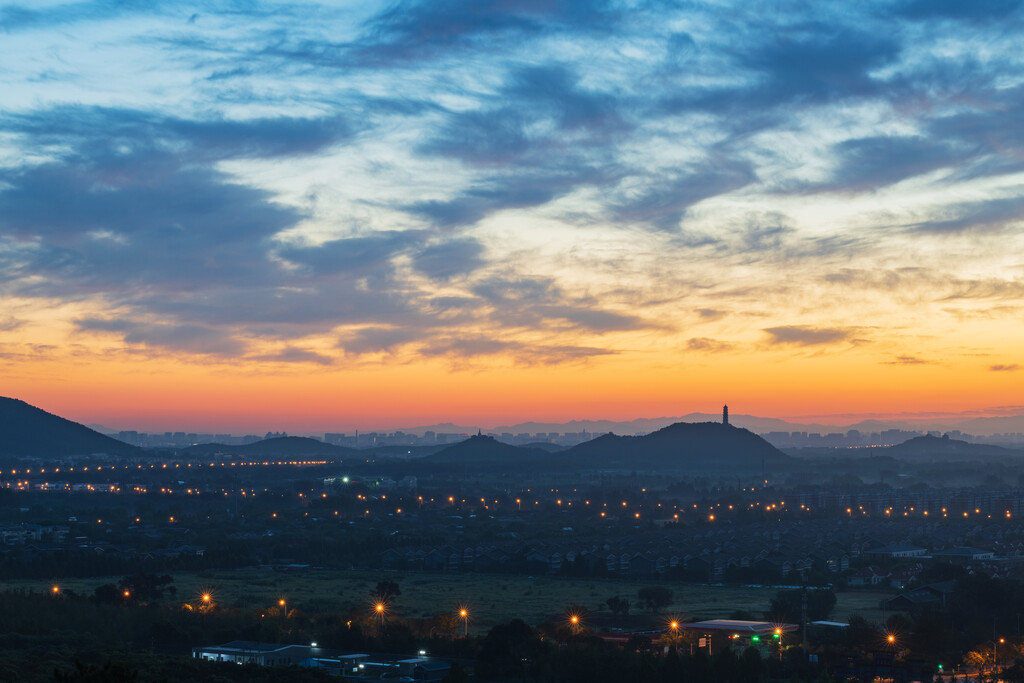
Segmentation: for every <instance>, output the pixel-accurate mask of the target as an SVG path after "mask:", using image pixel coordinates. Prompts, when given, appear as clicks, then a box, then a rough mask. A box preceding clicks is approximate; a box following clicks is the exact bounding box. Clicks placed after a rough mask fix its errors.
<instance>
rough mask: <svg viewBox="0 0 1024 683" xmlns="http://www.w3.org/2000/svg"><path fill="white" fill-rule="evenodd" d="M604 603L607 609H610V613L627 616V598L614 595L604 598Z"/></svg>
mask: <svg viewBox="0 0 1024 683" xmlns="http://www.w3.org/2000/svg"><path fill="white" fill-rule="evenodd" d="M605 604H606V605H608V609H610V610H611V611H612V614H622V616H624V617H628V616H629V600H625V599H623V598H620V597H619V596H618V595H616V596H614V597H611V598H608V599H607V600H605Z"/></svg>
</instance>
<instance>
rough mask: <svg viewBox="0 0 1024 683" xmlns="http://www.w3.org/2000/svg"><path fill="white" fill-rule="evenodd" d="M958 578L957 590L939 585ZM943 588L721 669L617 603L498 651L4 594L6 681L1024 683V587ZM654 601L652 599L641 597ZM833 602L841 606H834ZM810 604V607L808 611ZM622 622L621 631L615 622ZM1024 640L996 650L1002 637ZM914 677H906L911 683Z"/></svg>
mask: <svg viewBox="0 0 1024 683" xmlns="http://www.w3.org/2000/svg"><path fill="white" fill-rule="evenodd" d="M943 572H944V573H945V574H946V576H939V575H938V574H942V573H943ZM935 573H936V575H935V576H931V577H928V578H947V579H948V580H951V581H953V586H954V587H953V590H952V592H951V593H950V594H949V597H948V600H947V603H946V605H945V606H944V607H943V606H933V607H932V608H930V609H927V610H922V611H919V612H896V613H893V614H892V615H891V616H890V617H889V618H888V620H887V621H886V624H885V628H884V629H879V628H878V627H876V626H874V625H872V624H869V623H868V622H867V621H865V620H864V619H862V618H859V617H854V618H852V619H850V621H849V623H848V625H847V626H846V627H845V628H832V629H826V630H820V629H815V628H813V627H812V628H811V629H810V630H809V638H808V647H807V649H806V650H805V649H804V648H803V646H802V644H801V637H800V634H799V633H792V634H787V635H786V637H785V640H786V641H788V642H782V641H772V640H770V639H768V640H767V642H765V643H759V644H758V645H757V646H756V647H755V646H752V645H751V646H748V645H747V644H738V641H737V644H735V645H734V644H731V643H730V642H728V641H727V640H724V639H723V640H721V641H718V640H716V641H715V642H714V645H713V647H712V650H713V652H712V653H711V654H709V653H708V652H707V649H708V648H705V647H701V645H700V643H699V642H698V636H699V634H697V633H691V632H688V631H685V630H682V629H672V628H669V627H667V626H665V625H662V626H660V628H656V629H655V632H654V633H651V632H650V631H648V632H646V633H643V634H640V633H637V634H634V635H632V636H630V637H629V638H628V640H626V641H625V642H622V639H619V640H618V641H615V640H613V639H611V638H609V637H608V636H609V633H608V632H607V630H606V629H607V625H608V624H609V623H611V621H614V619H616V618H620V619H621V618H622V615H621V612H622V610H623V608H624V604H623V603H625V602H626V600H625V598H621V597H619V596H615V597H614V598H611V599H609V600H608V601H607V602H608V606H609V612H608V613H607V614H604V615H603V616H602V615H600V614H597V613H590V614H588V613H587V611H586V609H585V608H582V607H580V608H579V610H577V612H576V613H577V614H580V615H581V617H580V619H579V620H578V621H576V622H574V621H570V620H568V619H565V618H558V617H552V618H550V619H548V620H546V621H544V622H542V623H539V624H537V625H535V626H530V625H528V624H526V623H525V622H523V621H522V620H519V619H514V620H512V621H509V622H505V623H501V624H498V625H497V626H495V627H494V628H492V629H491V630H490V631H489V632H488V633H487V634H486V635H485V636H482V637H481V636H469V637H467V636H465V635H464V634H463V633H462V624H461V622H460V620H459V618H458V615H457V614H451V613H441V614H437V615H435V616H434V617H431V618H420V619H404V618H401V617H398V616H393V615H392V614H391V613H390V612H389V613H388V616H387V618H386V619H379V618H378V616H377V615H375V614H374V611H373V609H372V607H368V605H369V604H370V597H371V596H367V597H368V601H367V604H366V605H358V606H353V607H352V608H351V609H349V610H348V611H346V612H337V611H318V610H317V606H316V604H315V603H311V604H305V605H302V606H294V607H293V606H288V605H282V606H279V607H272V608H266V609H240V608H232V607H226V606H222V605H220V604H217V602H216V601H213V600H210V601H207V600H204V598H203V596H201V595H199V596H194V597H191V598H189V599H188V600H186V601H182V600H181V599H180V598H179V597H178V596H177V595H176V593H175V592H174V591H173V579H172V577H170V576H166V575H153V574H149V575H147V574H140V575H132V576H126V577H124V578H123V579H121V580H120V581H118V582H117V583H116V584H114V583H110V584H101V585H99V586H97V587H96V589H95V590H94V591H93V592H92V593H91V594H89V595H86V594H76V593H73V592H71V591H68V590H65V589H58V590H55V591H52V592H50V593H38V592H27V591H7V592H4V593H0V614H3V616H4V618H3V620H0V680H3V681H68V682H71V681H77V682H84V681H114V682H118V681H139V682H148V681H153V682H157V681H167V682H168V683H173V682H175V681H194V680H205V681H272V680H290V681H315V680H328V679H327V677H326V676H325V675H324V674H322V673H319V672H316V671H314V670H309V669H303V668H298V667H289V668H282V667H277V668H271V667H266V668H264V667H255V666H244V667H242V666H237V665H233V664H216V663H208V662H202V661H197V660H194V659H192V658H191V650H192V647H194V646H197V645H209V644H215V643H223V642H229V641H232V640H249V641H258V642H268V643H301V644H308V643H310V642H317V643H318V646H319V647H320V648H323V649H324V650H325V651H326V650H343V651H346V652H365V653H378V654H379V655H380V656H387V653H392V654H393V655H394V656H395V657H396V658H402V657H407V656H411V654H412V653H415V652H417V651H419V650H426V651H427V652H429V653H430V655H431V656H433V657H438V658H442V659H448V660H450V661H454V662H456V663H457V664H456V665H455V666H453V669H452V671H451V673H450V674H449V675H448V678H447V680H449V681H470V680H476V681H538V682H543V683H549V682H550V683H576V682H579V683H584V682H589V683H601V682H604V681H607V682H609V683H612V682H614V683H629V682H636V683H646V682H649V681H664V682H666V683H668V682H672V683H677V682H678V683H705V682H707V683H711V682H721V683H729V682H736V683H747V682H751V681H797V680H799V681H840V680H856V679H860V678H863V677H864V676H866V675H869V674H870V675H879V676H881V675H886V676H888V677H890V678H892V677H895V680H911V679H913V680H932V676H933V674H941V673H943V672H945V673H949V672H950V671H952V670H953V669H955V668H957V667H960V668H961V670H970V671H972V672H975V673H979V672H980V673H983V674H986V675H992V676H995V675H996V673H995V672H997V671H1001V672H1002V673H1001V674H1000V675H1001V680H1005V681H1024V659H1022V658H1024V640H1022V639H1021V638H1020V635H1019V634H1018V633H1014V632H1013V630H1014V627H1013V626H1012V625H1013V624H1014V623H1015V621H1016V618H1017V616H1018V615H1019V614H1021V613H1024V583H1021V582H1018V581H1015V580H993V579H990V578H987V577H981V576H969V575H965V574H963V573H962V572H957V571H956V569H955V568H952V567H948V568H945V569H943V570H937V571H936V572H935ZM641 592H642V593H643V591H641ZM799 593H800V591H779V593H778V594H777V595H776V597H775V599H773V600H772V601H771V603H770V604H769V605H765V611H764V612H763V613H758V614H751V613H736V614H734V615H732V616H733V617H734V618H737V619H769V620H773V621H778V622H784V621H790V622H793V621H797V620H798V619H799V610H800V609H801V608H800V595H799ZM375 595H376V597H377V598H379V599H381V600H384V601H386V602H390V601H393V600H394V599H395V598H396V597H397V596H400V595H401V588H400V586H399V585H398V584H397V583H396V582H395V581H393V580H391V579H385V580H383V581H381V582H380V583H379V584H378V586H377V591H375ZM658 597H659V596H658V595H656V594H652V592H651V591H648V592H647V593H644V594H643V595H637V596H636V603H635V606H636V607H637V608H638V609H639V608H641V607H642V608H643V609H644V610H645V611H649V612H651V613H652V614H651V615H650V617H649V623H650V624H657V623H660V622H661V621H662V618H661V617H660V616H659V617H655V616H654V613H656V612H657V611H658V606H659V600H658ZM830 598H831V599H830ZM809 602H810V601H809ZM813 603H814V606H813V607H814V612H815V613H814V614H813V617H821V616H827V614H828V611H829V609H830V608H831V604H833V603H834V596H830V592H829V591H816V592H815V594H813ZM610 620H611V621H610ZM994 624H995V625H997V626H1001V625H1006V626H1008V627H1009V628H1008V629H1007V630H1008V631H1009V632H1008V633H1006V634H1005V635H998V634H997V636H996V640H993V639H992V636H991V634H992V628H993V625H994ZM901 677H902V678H901Z"/></svg>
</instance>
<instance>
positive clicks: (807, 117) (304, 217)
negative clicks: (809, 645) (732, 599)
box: [0, 0, 1024, 431]
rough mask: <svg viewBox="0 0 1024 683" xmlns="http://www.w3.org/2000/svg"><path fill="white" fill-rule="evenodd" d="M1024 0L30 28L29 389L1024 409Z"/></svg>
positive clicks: (83, 393) (223, 406) (21, 174)
mask: <svg viewBox="0 0 1024 683" xmlns="http://www.w3.org/2000/svg"><path fill="white" fill-rule="evenodd" d="M1022 35H1024V7H1022V3H1021V2H1020V1H1019V0H975V1H973V2H969V3H967V2H959V1H958V0H900V1H898V2H882V1H874V0H865V1H864V2H856V3H850V2H810V1H807V2H801V1H799V0H794V1H791V2H778V1H765V2H756V1H755V2H749V1H747V0H736V1H734V2H730V1H728V0H721V1H709V2H685V1H679V2H675V1H665V2H659V1H656V0H637V1H625V2H614V1H607V2H605V1H601V0H594V1H591V2H584V1H581V0H465V1H462V0H425V1H423V2H415V1H406V0H398V1H397V2H383V3H381V2H377V3H375V2H371V1H367V0H359V1H358V2H356V1H353V2H321V3H317V2H301V3H299V2H269V1H267V2H261V1H258V0H220V1H218V0H210V1H204V2H189V1H188V0H176V1H175V2H161V1H159V0H147V1H145V2H141V1H140V2H134V1H131V0H122V1H119V2H87V1H82V2H73V1H72V2H51V1H49V0H32V2H24V3H17V2H15V3H9V2H0V394H2V395H6V396H13V397H18V398H22V399H24V400H26V401H28V402H29V403H32V404H34V405H38V406H40V407H42V408H44V409H46V410H50V411H51V412H55V413H58V414H60V415H63V416H65V417H69V418H71V419H76V420H78V421H82V422H94V423H102V424H110V425H112V426H116V427H118V428H125V429H127V428H132V429H149V430H166V429H198V430H205V429H211V430H212V429H216V430H223V431H232V430H233V431H246V430H258V429H259V430H262V429H289V430H293V431H301V430H304V429H306V430H315V429H325V430H330V431H344V430H346V429H347V430H351V429H354V428H366V427H370V426H372V427H399V426H411V425H417V424H430V423H433V422H440V421H452V422H456V423H461V424H467V423H468V424H479V425H483V426H488V425H495V424H510V423H514V422H517V421H525V420H543V421H557V420H568V419H573V418H580V419H583V418H592V419H632V418H637V417H655V416H661V415H682V414H685V413H689V412H692V411H706V412H714V411H715V410H718V409H719V407H720V406H721V405H722V404H723V403H726V402H727V403H729V405H730V408H731V410H732V411H733V412H734V413H747V414H756V415H762V416H771V417H791V418H795V417H800V418H806V417H814V418H816V419H818V420H819V421H822V418H825V420H826V421H827V420H828V419H830V416H831V418H834V419H835V420H836V421H847V422H849V421H853V420H854V419H855V416H857V415H863V414H871V415H872V416H878V415H901V416H904V417H906V416H908V415H909V416H913V415H917V414H921V415H924V414H928V415H934V414H949V415H959V414H963V415H1003V414H1020V413H1024V405H1022V403H1024V402H1022V395H1021V391H1020V387H1021V386H1024V344H1022V342H1024V230H1022V228H1024V125H1021V122H1022V121H1024V52H1022V51H1021V50H1020V40H1021V36H1022Z"/></svg>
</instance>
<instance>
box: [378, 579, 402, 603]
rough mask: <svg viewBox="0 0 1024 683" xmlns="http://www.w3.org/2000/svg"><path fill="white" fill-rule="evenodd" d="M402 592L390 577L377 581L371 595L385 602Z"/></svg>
mask: <svg viewBox="0 0 1024 683" xmlns="http://www.w3.org/2000/svg"><path fill="white" fill-rule="evenodd" d="M401 594H402V589H401V588H399V587H398V584H397V583H395V582H394V581H392V580H391V579H384V580H383V581H380V582H378V583H377V588H376V590H375V591H374V593H373V595H374V596H375V597H378V598H380V599H381V600H384V601H385V602H387V601H388V600H393V599H395V598H397V597H398V596H399V595H401Z"/></svg>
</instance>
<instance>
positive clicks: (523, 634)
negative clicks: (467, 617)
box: [477, 619, 543, 679]
mask: <svg viewBox="0 0 1024 683" xmlns="http://www.w3.org/2000/svg"><path fill="white" fill-rule="evenodd" d="M542 652H543V643H541V641H540V640H539V639H538V638H537V637H536V636H535V635H534V633H533V629H531V628H530V627H529V626H527V625H526V622H524V621H523V620H522V619H513V620H512V621H510V622H508V623H507V624H498V625H497V626H495V627H494V628H492V629H491V630H490V632H489V633H488V634H487V636H486V637H485V638H484V642H483V643H481V645H480V654H479V655H478V656H477V675H479V676H483V677H484V678H485V679H488V678H499V679H500V678H505V677H515V678H520V677H522V676H523V675H524V674H527V673H528V671H529V669H530V668H531V665H532V664H533V663H535V662H536V660H537V658H538V657H539V656H540V655H541V653H542Z"/></svg>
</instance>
